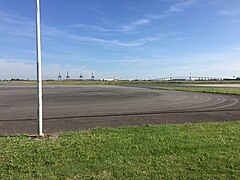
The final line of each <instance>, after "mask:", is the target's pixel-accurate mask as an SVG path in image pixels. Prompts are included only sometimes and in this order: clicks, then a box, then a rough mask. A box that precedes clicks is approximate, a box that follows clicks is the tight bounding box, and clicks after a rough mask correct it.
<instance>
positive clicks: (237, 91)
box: [154, 87, 240, 94]
mask: <svg viewBox="0 0 240 180" xmlns="http://www.w3.org/2000/svg"><path fill="white" fill-rule="evenodd" d="M154 89H159V90H173V91H191V92H203V93H204V92H207V93H220V94H240V88H202V87H199V88H198V87H196V88H195V87H160V88H154Z"/></svg>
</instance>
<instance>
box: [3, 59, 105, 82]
mask: <svg viewBox="0 0 240 180" xmlns="http://www.w3.org/2000/svg"><path fill="white" fill-rule="evenodd" d="M42 70H43V79H57V77H58V74H59V72H60V73H61V75H62V77H63V78H65V75H66V72H67V71H68V72H69V75H70V77H71V78H75V79H78V77H79V74H80V73H82V74H83V75H84V76H85V78H87V77H88V78H90V76H91V73H92V72H93V71H92V70H89V69H88V68H86V67H84V66H70V65H60V64H43V67H42ZM96 74H98V75H99V76H100V75H101V73H99V72H96ZM12 78H20V79H36V64H34V63H29V62H27V61H24V60H8V59H0V79H12Z"/></svg>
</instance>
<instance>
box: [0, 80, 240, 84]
mask: <svg viewBox="0 0 240 180" xmlns="http://www.w3.org/2000/svg"><path fill="white" fill-rule="evenodd" d="M0 82H1V83H9V84H36V81H32V80H31V81H0ZM43 84H61V85H79V84H102V85H118V84H240V81H90V80H84V81H79V80H64V81H53V80H44V81H43Z"/></svg>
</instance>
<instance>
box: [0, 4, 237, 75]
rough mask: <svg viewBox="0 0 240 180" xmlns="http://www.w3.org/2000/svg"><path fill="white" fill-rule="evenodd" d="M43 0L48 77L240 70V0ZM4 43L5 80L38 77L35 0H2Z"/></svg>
mask: <svg viewBox="0 0 240 180" xmlns="http://www.w3.org/2000/svg"><path fill="white" fill-rule="evenodd" d="M40 3H41V35H42V36H41V39H42V62H43V78H44V79H56V78H57V76H58V72H61V74H62V76H65V75H66V72H67V71H69V73H70V76H71V78H78V77H79V74H80V73H82V74H83V75H84V77H85V78H88V77H90V75H91V72H94V74H95V76H96V78H112V77H116V78H119V79H120V78H121V79H125V78H128V79H134V78H140V79H149V78H157V77H167V76H169V75H170V74H172V75H173V76H188V75H189V74H190V72H191V73H192V75H193V76H214V77H232V76H240V1H239V0H148V1H145V0H121V1H113V0H88V1H83V0H71V1H69V0H68V1H67V0H50V1H48V0H40ZM0 42H1V43H0V79H9V78H29V79H35V78H36V67H35V66H36V65H35V64H36V53H35V48H36V46H35V44H36V43H35V0H21V1H18V0H1V1H0Z"/></svg>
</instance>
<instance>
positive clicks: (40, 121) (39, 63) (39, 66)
mask: <svg viewBox="0 0 240 180" xmlns="http://www.w3.org/2000/svg"><path fill="white" fill-rule="evenodd" d="M36 40H37V89H38V91H37V92H38V136H43V135H44V134H43V118H42V114H43V113H42V59H41V39H40V3H39V0H36Z"/></svg>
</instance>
